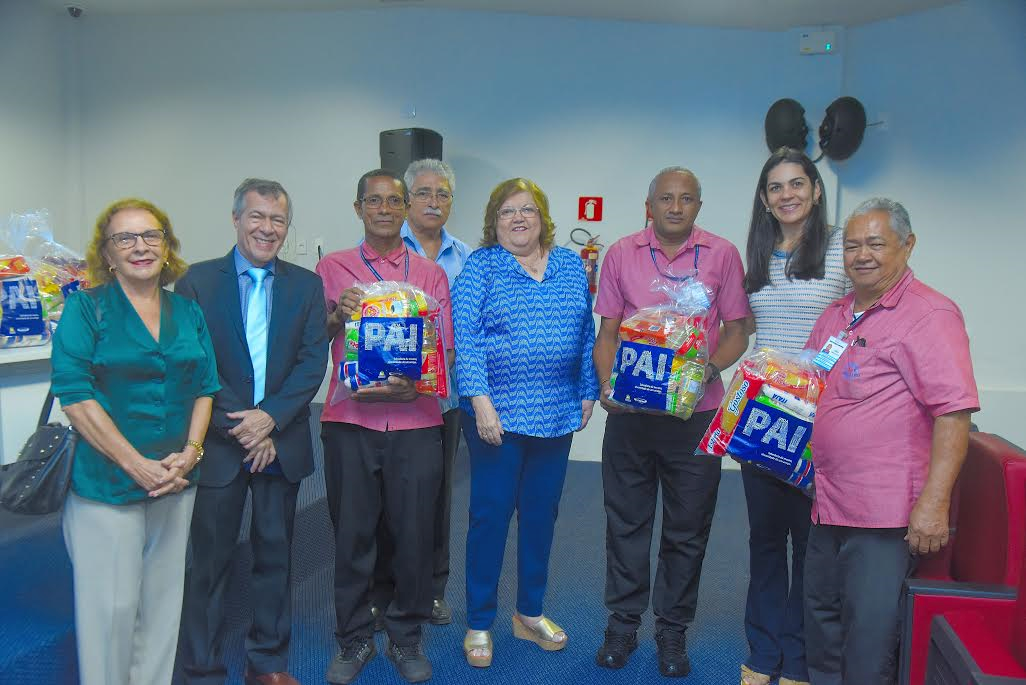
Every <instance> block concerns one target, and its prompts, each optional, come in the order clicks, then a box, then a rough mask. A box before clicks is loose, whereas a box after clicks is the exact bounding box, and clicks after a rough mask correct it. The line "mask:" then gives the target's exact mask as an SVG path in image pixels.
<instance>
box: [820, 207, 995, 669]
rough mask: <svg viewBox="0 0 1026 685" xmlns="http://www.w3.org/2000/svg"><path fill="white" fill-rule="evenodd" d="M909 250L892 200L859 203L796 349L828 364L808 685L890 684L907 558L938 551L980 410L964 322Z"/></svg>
mask: <svg viewBox="0 0 1026 685" xmlns="http://www.w3.org/2000/svg"><path fill="white" fill-rule="evenodd" d="M915 243H916V237H915V235H914V234H913V233H912V228H911V224H910V223H909V218H908V212H907V211H906V210H905V208H904V207H902V206H901V205H900V204H898V203H897V202H894V201H892V200H886V199H879V198H875V199H872V200H868V201H866V202H864V203H862V204H861V205H859V207H858V208H857V209H856V210H855V211H854V212H853V213H852V215H851V217H850V218H849V219H848V222H847V224H846V225H845V228H844V267H845V272H846V273H847V274H848V277H849V278H850V279H851V281H852V284H853V285H854V290H853V292H851V293H850V294H849V295H847V296H845V297H843V298H841V299H840V300H837V301H836V302H834V303H833V304H831V305H830V306H829V307H828V308H827V309H826V311H824V312H823V314H822V315H821V316H820V318H819V320H818V321H817V322H816V325H815V327H814V328H813V330H812V334H811V335H810V336H809V342H808V344H807V345H806V347H808V348H809V349H812V350H815V351H818V352H819V355H818V356H817V363H818V364H819V365H820V366H822V367H823V368H827V369H829V371H828V373H827V385H826V390H825V391H824V393H823V395H822V396H821V397H820V400H819V407H818V411H817V414H816V424H815V428H814V430H813V436H812V451H813V457H814V459H815V464H816V496H815V501H814V503H813V507H812V529H811V532H810V534H809V544H808V551H807V552H806V557H805V632H806V650H807V655H808V664H809V674H810V676H811V679H812V683H813V685H833V684H835V683H845V684H850V685H855V684H858V685H862V684H864V683H873V684H874V685H887V684H889V683H893V682H894V681H895V678H896V675H897V650H898V631H899V617H900V607H899V603H900V597H901V588H902V584H903V583H904V581H905V578H906V577H908V575H909V574H910V573H911V572H912V570H913V569H914V567H915V559H916V557H917V556H918V555H923V554H929V553H932V552H936V551H938V550H939V549H941V547H943V546H944V545H946V544H947V542H948V532H949V529H948V508H949V504H950V500H951V491H952V487H953V486H954V483H955V478H956V477H957V476H958V472H959V470H960V469H961V467H962V462H963V461H964V460H965V454H966V450H967V447H968V441H969V417H970V414H971V413H972V412H974V411H977V410H978V409H979V398H978V397H977V391H976V382H975V380H974V378H973V368H972V360H971V359H970V357H969V339H968V336H967V335H966V330H965V322H964V320H963V319H962V313H961V311H959V309H958V307H957V306H956V305H955V303H954V302H952V301H951V300H949V299H948V298H947V297H945V296H944V295H941V294H940V293H938V292H937V291H935V290H933V289H931V288H929V287H928V286H926V285H924V284H923V283H922V282H921V281H919V280H917V279H916V278H915V276H914V275H913V273H912V271H911V269H909V268H908V259H909V256H910V255H911V254H912V248H913V246H915Z"/></svg>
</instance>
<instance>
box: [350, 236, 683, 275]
mask: <svg viewBox="0 0 1026 685" xmlns="http://www.w3.org/2000/svg"><path fill="white" fill-rule="evenodd" d="M701 249H702V246H701V245H695V273H696V274H697V273H698V254H699V250H701ZM648 253H649V255H651V256H652V265H653V266H654V267H655V268H656V273H658V274H659V275H660V276H662V277H663V278H668V279H670V280H671V281H676V282H678V283H682V282H684V281H686V280H688V279H689V278H691V276H671V275H670V274H668V273H663V270H662V269H660V268H659V262H657V261H656V250H655V248H654V247H652V246H651V245H649V246H648ZM361 254H362V253H361Z"/></svg>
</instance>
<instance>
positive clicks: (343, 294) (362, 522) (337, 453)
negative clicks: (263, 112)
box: [316, 169, 453, 684]
mask: <svg viewBox="0 0 1026 685" xmlns="http://www.w3.org/2000/svg"><path fill="white" fill-rule="evenodd" d="M354 206H355V208H356V214H357V216H358V217H359V218H360V219H361V220H362V221H363V226H364V241H363V243H362V244H360V245H358V246H357V247H354V248H351V249H349V250H341V251H339V252H332V253H331V254H329V255H326V256H325V257H324V258H323V259H322V260H321V261H320V262H319V263H318V264H317V269H316V270H317V273H318V274H319V275H320V277H321V279H322V280H323V281H324V296H325V300H326V303H327V309H328V320H327V329H328V337H329V338H331V339H332V342H331V359H332V364H333V372H332V377H331V384H330V385H329V387H328V402H327V403H325V405H324V412H323V413H322V414H321V440H322V441H323V443H324V480H325V486H326V490H327V501H328V511H329V514H330V516H331V522H332V525H333V527H334V530H335V617H336V622H337V633H336V635H337V638H338V643H339V652H338V654H337V655H336V657H335V659H334V660H333V661H332V663H331V664H330V665H329V667H328V671H327V673H326V674H325V678H326V680H327V681H328V682H329V683H339V684H344V683H349V682H352V681H353V680H355V679H356V677H357V676H358V675H359V674H360V671H361V670H363V667H364V665H366V663H367V662H368V661H369V660H370V659H371V658H372V657H373V656H374V655H375V647H374V629H373V619H372V616H371V596H370V585H371V579H372V576H373V571H374V563H375V559H376V557H377V548H376V544H375V531H376V529H377V527H378V521H379V519H382V518H383V520H384V521H385V524H386V525H387V526H388V527H389V533H390V534H391V536H392V539H393V540H394V541H395V552H394V556H393V564H392V574H393V577H394V579H395V592H394V595H393V599H392V602H391V604H389V606H388V607H381V608H382V610H384V611H385V629H386V630H387V631H388V656H389V658H390V659H392V661H394V662H395V664H396V667H397V668H398V669H399V674H400V675H401V676H402V677H403V678H404V679H406V680H407V681H410V682H420V681H423V680H427V679H428V678H430V677H431V664H430V662H429V661H428V659H427V657H425V656H424V654H423V652H422V651H421V626H422V624H423V623H424V622H425V621H427V620H428V619H429V618H430V617H431V606H432V599H433V596H432V591H431V586H432V583H431V578H432V558H433V549H434V548H433V542H434V524H433V521H434V513H435V503H436V500H437V494H438V490H439V488H440V486H441V480H442V442H441V441H442V434H441V426H442V413H441V411H440V409H439V406H438V398H437V397H431V396H428V395H419V394H418V393H417V390H416V387H415V385H414V381H413V380H411V379H409V378H407V377H405V376H397V375H392V376H390V377H389V379H388V384H387V385H386V386H384V387H369V388H361V389H360V390H359V391H358V392H356V393H354V394H353V395H352V396H351V397H349V398H347V399H342V400H341V401H337V399H336V398H335V390H336V388H337V386H338V384H339V380H338V369H339V364H340V363H341V362H342V361H344V360H345V333H344V326H345V323H346V321H347V320H348V319H349V317H350V316H351V315H352V314H354V313H356V312H358V311H359V310H360V299H361V297H362V295H363V291H362V289H361V288H360V287H359V286H360V284H369V283H374V282H377V281H399V282H405V283H409V284H411V285H414V286H416V287H418V288H420V289H421V290H423V291H424V292H425V293H426V294H427V295H428V296H430V297H432V298H434V299H435V300H437V301H438V303H439V304H440V305H441V307H442V328H443V334H444V338H445V340H452V339H453V333H452V315H451V311H452V309H451V304H450V300H449V280H448V278H447V277H446V275H445V271H443V270H442V268H441V267H440V266H438V265H437V264H435V263H434V262H432V261H431V260H429V259H425V258H424V257H421V256H420V255H418V254H416V253H415V252H414V251H413V250H410V249H408V248H407V246H406V244H405V243H404V242H403V239H402V236H401V235H400V230H401V229H402V225H403V220H404V219H405V217H406V210H407V207H408V206H409V193H408V192H407V189H406V184H405V183H404V182H403V180H402V179H401V178H400V177H399V176H398V175H397V174H395V173H393V172H391V171H387V170H384V169H375V170H373V171H369V172H367V173H366V174H364V175H363V177H361V178H360V181H359V183H358V184H357V191H356V202H355V203H354Z"/></svg>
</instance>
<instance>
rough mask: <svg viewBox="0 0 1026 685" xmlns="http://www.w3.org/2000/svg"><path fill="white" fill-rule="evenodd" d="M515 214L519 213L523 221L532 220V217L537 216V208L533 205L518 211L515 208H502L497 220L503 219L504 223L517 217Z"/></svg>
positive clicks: (525, 206)
mask: <svg viewBox="0 0 1026 685" xmlns="http://www.w3.org/2000/svg"><path fill="white" fill-rule="evenodd" d="M517 212H520V216H522V217H524V218H525V219H533V218H534V217H536V216H538V208H537V207H535V206H534V205H524V206H523V207H521V208H520V209H517V208H516V207H503V208H502V209H500V210H499V218H500V219H503V220H504V221H509V220H510V219H512V218H513V217H515V216H516V215H517Z"/></svg>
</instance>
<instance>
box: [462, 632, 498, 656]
mask: <svg viewBox="0 0 1026 685" xmlns="http://www.w3.org/2000/svg"><path fill="white" fill-rule="evenodd" d="M463 649H464V650H465V651H468V652H469V651H471V650H474V649H487V650H488V651H489V652H490V651H492V635H491V633H489V632H488V631H487V630H471V631H469V632H468V633H467V636H466V637H465V638H463Z"/></svg>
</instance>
